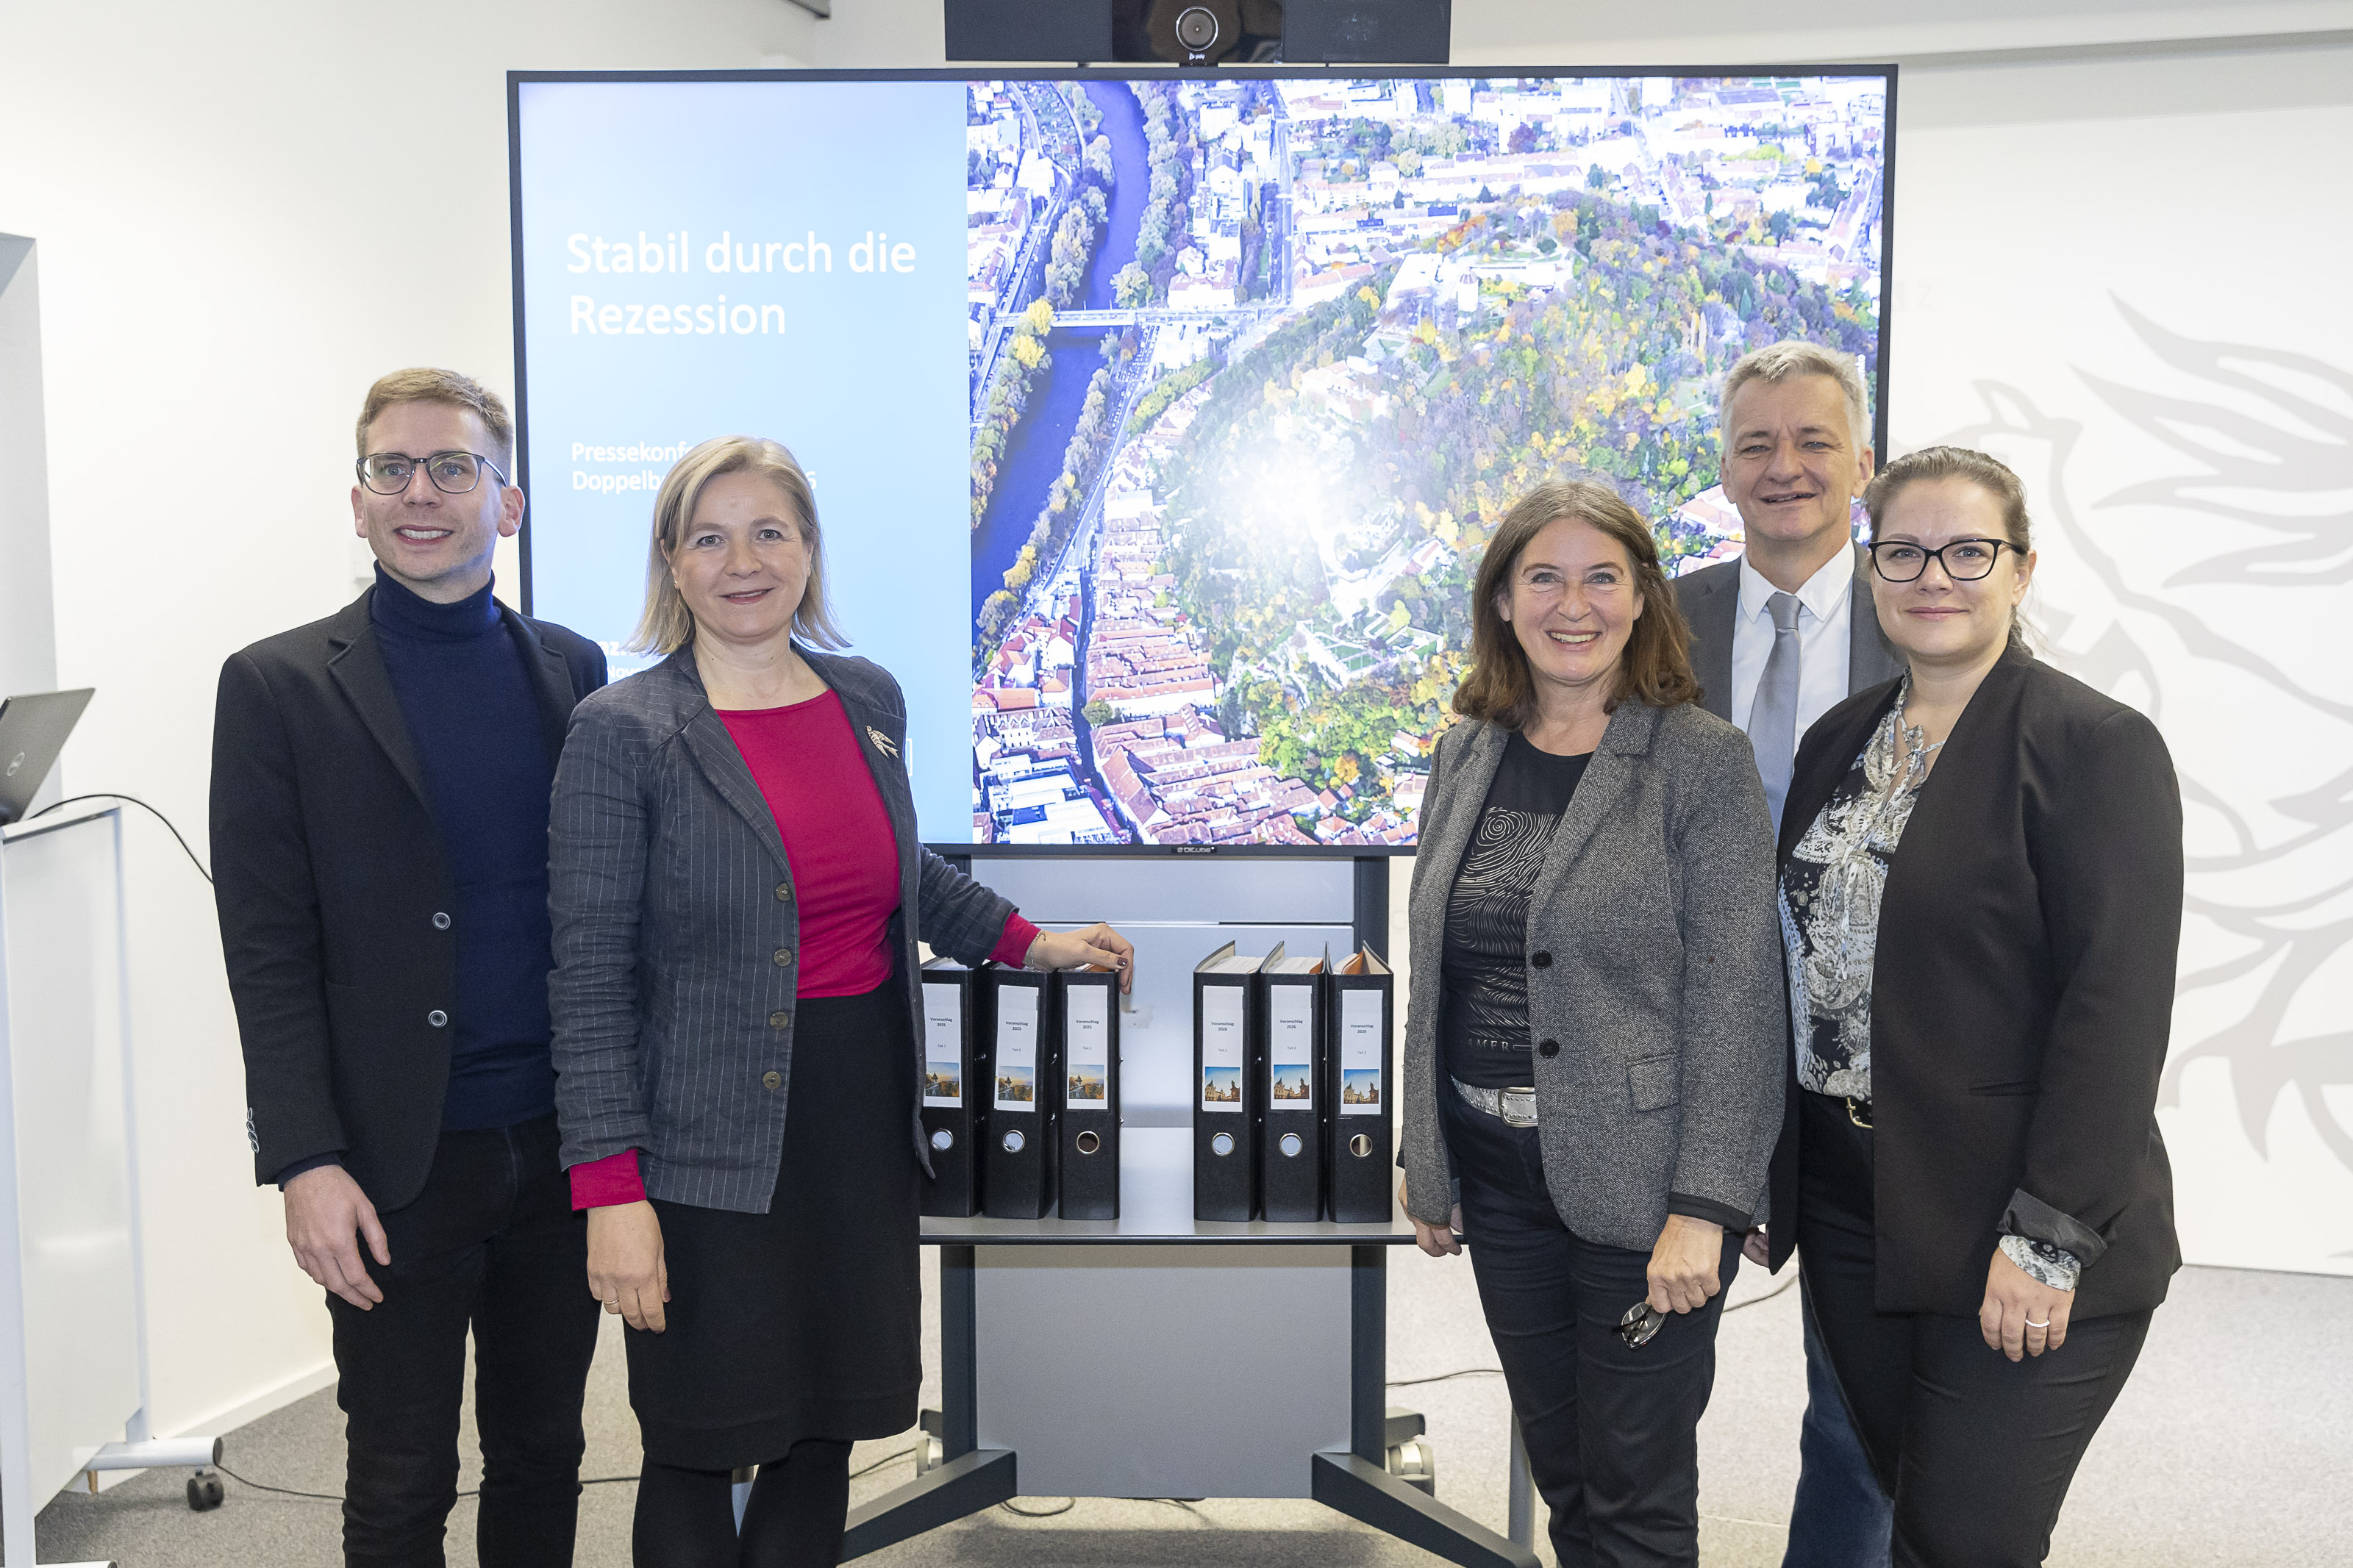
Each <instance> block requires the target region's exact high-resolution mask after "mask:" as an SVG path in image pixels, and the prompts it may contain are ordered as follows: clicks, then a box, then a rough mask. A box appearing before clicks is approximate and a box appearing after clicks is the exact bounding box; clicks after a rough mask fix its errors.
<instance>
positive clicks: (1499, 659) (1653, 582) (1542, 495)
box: [1454, 479, 1699, 730]
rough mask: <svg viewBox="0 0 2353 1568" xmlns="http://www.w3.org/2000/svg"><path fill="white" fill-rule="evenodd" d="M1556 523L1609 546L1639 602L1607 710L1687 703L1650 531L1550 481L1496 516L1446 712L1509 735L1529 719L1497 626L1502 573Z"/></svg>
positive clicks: (1686, 670)
mask: <svg viewBox="0 0 2353 1568" xmlns="http://www.w3.org/2000/svg"><path fill="white" fill-rule="evenodd" d="M1565 517H1572V518H1575V519H1576V520H1577V521H1579V522H1582V523H1585V524H1587V525H1588V526H1590V527H1592V528H1596V529H1599V531H1601V532H1603V533H1604V534H1607V535H1608V536H1609V538H1611V539H1613V540H1615V541H1617V542H1618V545H1619V547H1620V549H1622V550H1624V551H1625V552H1626V559H1627V560H1628V561H1630V562H1631V563H1633V567H1634V591H1635V592H1636V593H1638V594H1640V595H1641V596H1642V614H1641V619H1639V620H1637V621H1636V622H1635V623H1634V629H1633V632H1632V634H1631V635H1630V637H1627V639H1626V652H1625V655H1624V658H1623V660H1622V662H1621V663H1620V666H1619V671H1618V688H1617V689H1616V690H1614V691H1612V692H1611V693H1610V694H1609V709H1610V710H1611V711H1613V712H1614V711H1615V710H1617V707H1618V704H1620V702H1623V701H1624V700H1626V699H1627V698H1629V697H1632V698H1635V699H1638V700H1641V702H1643V703H1645V704H1647V705H1649V706H1650V707H1652V708H1672V707H1673V706H1675V704H1677V703H1679V702H1695V701H1697V700H1699V681H1698V679H1696V678H1695V677H1694V676H1693V674H1692V667H1691V627H1690V626H1689V624H1687V623H1686V622H1685V621H1684V620H1683V611H1682V609H1681V608H1679V607H1678V606H1677V605H1676V604H1675V594H1674V589H1673V587H1672V585H1671V584H1669V583H1668V582H1667V574H1666V572H1665V569H1664V568H1662V566H1661V565H1660V564H1659V542H1658V541H1657V540H1655V539H1653V538H1652V537H1651V527H1650V524H1648V523H1646V522H1644V521H1642V519H1641V515H1640V514H1639V513H1637V512H1636V511H1635V510H1634V509H1633V508H1632V507H1630V506H1628V505H1627V504H1626V503H1625V501H1624V500H1620V498H1619V495H1618V492H1617V491H1616V490H1613V489H1610V488H1609V486H1608V485H1604V484H1599V483H1596V482H1595V481H1593V480H1591V479H1556V480H1554V481H1552V482H1551V483H1548V484H1542V485H1538V486H1537V487H1536V488H1535V489H1533V490H1530V491H1529V492H1528V493H1527V496H1526V497H1525V499H1524V500H1521V502H1520V503H1519V504H1518V505H1517V506H1515V507H1514V508H1512V510H1510V511H1508V512H1505V513H1504V521H1503V522H1502V523H1501V524H1499V525H1498V526H1497V528H1496V530H1495V537H1494V538H1493V540H1491V541H1489V542H1488V544H1487V554H1486V557H1485V559H1483V560H1482V561H1481V562H1480V563H1479V579H1478V582H1477V584H1476V585H1475V586H1473V587H1472V591H1471V592H1472V605H1471V659H1472V665H1471V673H1470V674H1469V675H1468V676H1467V677H1465V678H1464V679H1463V681H1462V684H1461V686H1459V687H1457V688H1455V691H1454V710H1455V711H1456V712H1457V713H1460V714H1462V715H1463V716H1465V717H1466V718H1472V719H1483V720H1485V721H1487V722H1488V723H1490V724H1500V725H1502V726H1503V727H1504V729H1506V730H1516V729H1519V728H1520V727H1521V726H1522V725H1524V724H1525V723H1526V722H1527V721H1529V720H1531V719H1533V718H1535V679H1534V678H1532V677H1531V676H1530V675H1529V673H1528V656H1527V655H1526V654H1525V653H1524V652H1522V651H1521V649H1520V639H1519V638H1518V637H1514V636H1513V635H1512V624H1511V623H1510V622H1509V621H1506V620H1505V619H1504V615H1503V605H1504V604H1505V603H1506V602H1507V601H1508V600H1509V599H1510V598H1511V595H1512V574H1514V572H1516V571H1518V570H1519V565H1520V557H1521V555H1522V554H1524V553H1525V552H1526V550H1527V547H1528V541H1530V540H1531V539H1534V538H1535V536H1536V535H1537V534H1539V533H1541V532H1542V531H1544V530H1545V528H1546V525H1547V524H1550V523H1554V522H1557V521H1560V520H1561V519H1562V518H1565Z"/></svg>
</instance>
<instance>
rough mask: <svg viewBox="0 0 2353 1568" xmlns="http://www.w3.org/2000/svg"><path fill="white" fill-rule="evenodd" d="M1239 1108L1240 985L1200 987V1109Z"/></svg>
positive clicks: (1240, 1082)
mask: <svg viewBox="0 0 2353 1568" xmlns="http://www.w3.org/2000/svg"><path fill="white" fill-rule="evenodd" d="M1241 1108H1242V988H1241V987H1240V986H1239V985H1205V986H1203V987H1202V988H1201V1109H1202V1110H1230V1111H1234V1112H1236V1113H1237V1114H1239V1113H1240V1110H1241Z"/></svg>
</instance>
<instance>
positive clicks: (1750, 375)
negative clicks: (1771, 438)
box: [1716, 338, 1871, 447]
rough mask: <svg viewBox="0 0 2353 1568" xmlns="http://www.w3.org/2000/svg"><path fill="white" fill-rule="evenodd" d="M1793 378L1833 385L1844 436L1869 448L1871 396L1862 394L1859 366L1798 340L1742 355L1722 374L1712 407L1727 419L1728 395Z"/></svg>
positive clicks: (1849, 358)
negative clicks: (1720, 392)
mask: <svg viewBox="0 0 2353 1568" xmlns="http://www.w3.org/2000/svg"><path fill="white" fill-rule="evenodd" d="M1793 375H1826V376H1829V377H1830V378H1831V380H1832V381H1834V382H1837V383H1838V385H1839V390H1840V391H1841V392H1843V393H1845V394H1846V418H1847V433H1848V434H1849V435H1851V436H1852V437H1854V444H1855V445H1856V446H1857V447H1868V446H1870V445H1871V395H1870V394H1869V393H1868V392H1866V391H1864V390H1863V385H1862V361H1861V360H1859V359H1857V358H1855V356H1853V355H1852V354H1842V353H1838V352H1837V351H1836V350H1833V349H1826V348H1824V347H1822V345H1821V344H1820V343H1810V342H1806V341H1805V340H1804V339H1802V338H1786V339H1784V340H1783V341H1781V342H1778V343H1767V344H1766V345H1765V346H1764V347H1763V348H1761V349H1756V350H1753V351H1751V352H1750V353H1745V354H1742V355H1741V356H1740V358H1739V360H1738V362H1737V363H1735V364H1734V365H1733V367H1732V368H1731V369H1730V370H1727V371H1725V373H1724V401H1723V402H1721V403H1719V404H1718V405H1716V407H1717V410H1718V417H1719V419H1728V418H1730V417H1731V415H1732V395H1733V394H1734V393H1736V392H1738V391H1739V390H1740V389H1741V388H1742V387H1744V386H1746V385H1747V384H1749V383H1750V382H1752V381H1761V382H1764V383H1766V384H1767V385H1775V386H1778V384H1781V383H1782V382H1785V381H1787V380H1788V379H1789V378H1790V377H1791V376H1793Z"/></svg>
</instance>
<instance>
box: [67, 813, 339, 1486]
mask: <svg viewBox="0 0 2353 1568" xmlns="http://www.w3.org/2000/svg"><path fill="white" fill-rule="evenodd" d="M85 800H121V801H128V802H129V803H130V804H132V805H135V806H137V807H138V808H139V809H140V810H142V811H143V812H145V813H146V814H147V815H148V816H152V817H153V818H154V819H155V820H156V821H158V822H160V823H162V824H163V825H164V827H166V828H167V829H169V830H170V832H171V835H172V837H174V838H177V839H179V843H180V849H181V851H182V853H184V854H185V855H186V856H187V858H188V864H189V865H191V866H194V867H195V868H196V875H197V876H199V877H202V878H203V879H205V880H206V881H207V882H209V881H211V880H212V879H213V874H212V873H211V872H210V871H207V870H206V869H205V863H204V862H203V861H201V860H199V859H197V858H196V852H195V850H193V849H190V848H189V847H188V841H187V840H186V839H185V838H182V837H180V830H179V829H178V828H176V827H174V826H172V819H171V818H170V817H168V816H164V814H163V813H162V812H160V811H157V810H156V809H155V808H154V807H153V806H152V805H148V804H147V803H146V802H145V801H143V800H141V799H140V798H139V797H138V796H137V795H118V794H116V793H115V792H114V791H112V790H100V791H99V792H98V793H97V794H95V795H68V796H66V797H65V799H63V800H60V801H55V802H52V803H51V804H49V805H45V806H43V807H41V809H40V810H38V811H37V812H34V813H32V814H31V815H30V816H26V818H25V820H26V821H27V822H30V821H32V820H33V818H34V817H38V816H48V815H49V813H51V812H53V811H55V810H57V809H58V807H59V806H62V805H74V804H75V803H76V802H78V801H85ZM223 1473H224V1474H226V1473H227V1472H226V1471H224V1472H223ZM252 1484H253V1483H252V1482H251V1481H248V1482H247V1483H246V1485H248V1486H251V1485H252ZM301 1495H303V1496H305V1497H309V1496H313V1495H316V1494H313V1493H309V1492H305V1493H303V1494H301ZM337 1501H341V1499H337Z"/></svg>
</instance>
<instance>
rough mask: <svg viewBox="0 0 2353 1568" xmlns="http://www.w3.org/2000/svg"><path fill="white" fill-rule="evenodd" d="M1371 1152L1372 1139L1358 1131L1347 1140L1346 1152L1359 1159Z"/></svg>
mask: <svg viewBox="0 0 2353 1568" xmlns="http://www.w3.org/2000/svg"><path fill="white" fill-rule="evenodd" d="M1348 1152H1349V1153H1351V1154H1354V1155H1355V1156H1356V1158H1357V1159H1359V1160H1361V1159H1363V1158H1364V1157H1365V1156H1366V1155H1367V1154H1369V1153H1371V1152H1373V1141H1372V1140H1371V1139H1370V1138H1367V1137H1366V1136H1365V1134H1363V1133H1361V1132H1359V1133H1357V1134H1356V1136H1355V1137H1354V1138H1351V1139H1349V1140H1348Z"/></svg>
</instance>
